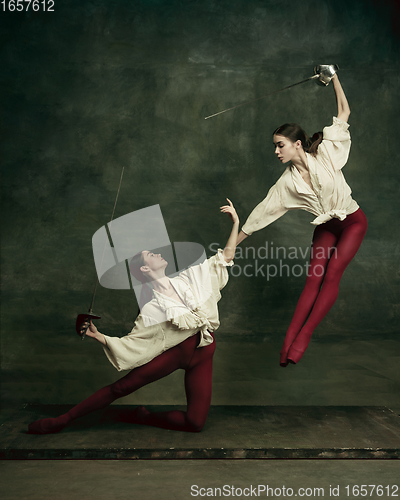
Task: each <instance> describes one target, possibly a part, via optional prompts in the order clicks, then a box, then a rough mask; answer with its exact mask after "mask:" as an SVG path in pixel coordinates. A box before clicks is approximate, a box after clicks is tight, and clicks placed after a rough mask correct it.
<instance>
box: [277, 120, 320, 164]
mask: <svg viewBox="0 0 400 500" xmlns="http://www.w3.org/2000/svg"><path fill="white" fill-rule="evenodd" d="M272 135H283V136H284V137H287V138H288V139H289V140H290V141H292V142H296V141H301V145H302V146H303V149H304V151H306V152H307V153H310V154H311V155H313V156H315V155H316V154H317V150H318V146H319V145H320V144H321V142H322V138H323V136H322V132H316V133H315V134H314V135H313V136H312V137H311V139H310V138H309V137H308V135H307V134H306V133H305V132H304V130H303V129H302V128H301V127H300V126H299V125H297V123H285V124H284V125H281V126H280V127H278V128H277V129H276V130H275V131H274V132H273V134H272Z"/></svg>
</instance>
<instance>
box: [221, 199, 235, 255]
mask: <svg viewBox="0 0 400 500" xmlns="http://www.w3.org/2000/svg"><path fill="white" fill-rule="evenodd" d="M227 200H228V203H229V205H224V206H223V207H221V212H223V213H225V214H228V215H229V217H230V218H231V219H232V222H233V226H232V231H231V234H230V236H229V239H228V241H227V242H226V245H225V248H224V252H223V255H224V259H225V261H226V262H230V261H231V260H232V259H233V258H234V256H235V250H236V245H237V239H238V231H239V217H238V214H237V213H236V210H235V207H234V206H233V203H232V202H231V200H229V199H228V198H227Z"/></svg>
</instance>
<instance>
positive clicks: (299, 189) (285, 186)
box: [238, 74, 367, 367]
mask: <svg viewBox="0 0 400 500" xmlns="http://www.w3.org/2000/svg"><path fill="white" fill-rule="evenodd" d="M332 81H333V87H334V90H335V94H336V100H337V106H338V114H337V118H336V117H334V118H333V125H331V126H330V127H325V128H324V131H323V133H321V132H318V133H317V134H314V136H313V137H312V139H309V138H308V137H307V135H306V133H305V132H304V131H303V130H302V129H301V128H300V127H299V126H298V125H297V124H295V123H286V124H285V125H282V126H281V127H279V128H277V129H276V130H275V132H274V133H273V141H274V145H275V154H276V155H277V157H278V159H279V160H280V161H281V162H282V163H286V162H290V165H289V166H288V167H287V168H286V170H285V171H284V173H283V175H282V176H281V177H280V178H279V179H278V181H277V183H276V184H275V185H274V186H272V188H271V189H270V191H269V192H268V195H267V197H266V198H265V199H264V200H263V201H262V202H261V203H260V204H259V205H258V206H257V207H256V208H255V209H254V210H253V212H252V213H251V214H250V216H249V218H248V219H247V221H246V223H245V225H244V226H243V228H242V231H241V232H240V233H239V237H238V244H239V243H240V242H241V241H243V240H244V239H245V238H246V237H247V236H249V235H251V234H252V233H253V232H254V231H257V230H259V229H262V228H264V227H265V226H267V225H268V224H271V223H272V222H274V221H275V220H276V219H278V218H279V217H281V216H282V215H284V214H285V213H286V212H287V211H288V210H293V209H303V210H307V211H308V212H311V213H312V214H314V215H315V216H316V219H314V221H313V222H312V224H314V225H316V226H317V227H316V229H315V231H314V236H313V241H312V251H311V262H310V268H309V272H308V274H307V279H306V285H305V288H304V290H303V292H302V294H301V296H300V299H299V301H298V303H297V306H296V309H295V312H294V316H293V319H292V321H291V323H290V325H289V328H288V330H287V333H286V337H285V341H284V343H283V347H282V350H281V356H280V364H281V366H283V367H285V366H287V364H288V362H290V363H293V364H296V363H298V361H300V359H301V358H302V356H303V354H304V351H305V350H306V348H307V346H308V344H309V342H310V339H311V335H312V333H313V331H314V329H315V328H316V327H317V325H318V324H319V323H320V322H321V320H322V319H323V318H324V317H325V315H326V314H327V313H328V311H329V310H330V308H331V307H332V306H333V304H334V302H335V301H336V298H337V295H338V292H339V281H340V279H341V277H342V275H343V272H344V270H345V269H346V267H347V265H348V264H349V263H350V261H351V260H352V259H353V257H354V256H355V254H356V253H357V250H358V249H359V247H360V245H361V242H362V240H363V238H364V236H365V233H366V231H367V219H366V217H365V214H364V212H363V211H362V210H361V209H360V208H359V206H358V204H357V203H356V202H355V201H354V200H353V199H352V197H351V190H350V187H349V186H348V184H347V183H346V181H345V178H344V176H343V173H342V170H341V169H342V167H344V165H345V164H346V162H347V158H348V155H349V150H350V142H351V141H350V134H349V132H348V130H347V129H348V127H349V125H348V123H347V120H348V117H349V115H350V108H349V105H348V102H347V99H346V96H345V94H344V92H343V89H342V86H341V85H340V82H339V79H338V77H337V75H336V74H335V75H334V76H333V78H332Z"/></svg>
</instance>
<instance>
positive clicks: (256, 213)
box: [242, 184, 287, 236]
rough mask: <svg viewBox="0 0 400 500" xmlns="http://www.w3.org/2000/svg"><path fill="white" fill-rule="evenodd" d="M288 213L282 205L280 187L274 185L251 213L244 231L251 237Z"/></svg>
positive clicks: (243, 228)
mask: <svg viewBox="0 0 400 500" xmlns="http://www.w3.org/2000/svg"><path fill="white" fill-rule="evenodd" d="M286 212H287V208H285V207H284V205H283V203H282V200H281V197H280V195H279V189H278V186H277V184H274V185H273V186H272V187H271V189H270V190H269V191H268V194H267V196H266V197H265V198H264V199H263V201H262V202H261V203H259V204H258V205H257V206H256V208H255V209H254V210H253V211H252V212H251V214H250V215H249V217H248V218H247V220H246V222H245V224H244V226H243V227H242V231H243V232H244V233H246V234H247V235H248V236H250V235H251V234H252V233H254V231H259V230H260V229H263V228H264V227H266V226H268V225H269V224H272V222H274V221H276V219H279V217H282V215H284V214H285V213H286Z"/></svg>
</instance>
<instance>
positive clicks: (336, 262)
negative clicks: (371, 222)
mask: <svg viewBox="0 0 400 500" xmlns="http://www.w3.org/2000/svg"><path fill="white" fill-rule="evenodd" d="M367 225H368V224H367V218H366V217H365V214H364V212H363V211H362V210H361V209H360V208H359V209H358V210H357V211H356V212H354V213H353V214H350V215H348V216H347V217H346V218H345V219H344V220H343V221H341V220H339V219H331V220H329V221H328V222H325V223H324V224H321V225H319V226H317V227H316V229H315V231H314V236H313V242H312V252H311V261H310V267H309V271H308V273H307V280H306V285H305V287H304V290H303V292H302V294H301V295H300V298H299V301H298V303H297V306H296V310H295V312H294V315H293V319H292V321H291V323H290V325H289V328H288V330H287V332H286V337H285V341H284V343H283V347H282V350H281V359H280V363H281V366H287V364H288V362H292V363H297V362H298V361H300V359H301V358H302V356H303V354H304V351H305V350H306V348H307V346H308V343H309V342H310V339H311V335H312V333H313V331H314V329H315V328H316V327H317V326H318V325H319V323H320V322H321V321H322V319H323V318H324V317H325V316H326V314H327V313H328V311H329V310H330V309H331V307H332V306H333V304H334V303H335V301H336V298H337V296H338V293H339V282H340V279H341V277H342V275H343V273H344V270H345V269H346V267H347V266H348V265H349V263H350V261H351V260H352V259H353V257H354V256H355V254H356V253H357V250H358V249H359V248H360V245H361V242H362V240H363V238H364V236H365V233H366V232H367Z"/></svg>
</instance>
